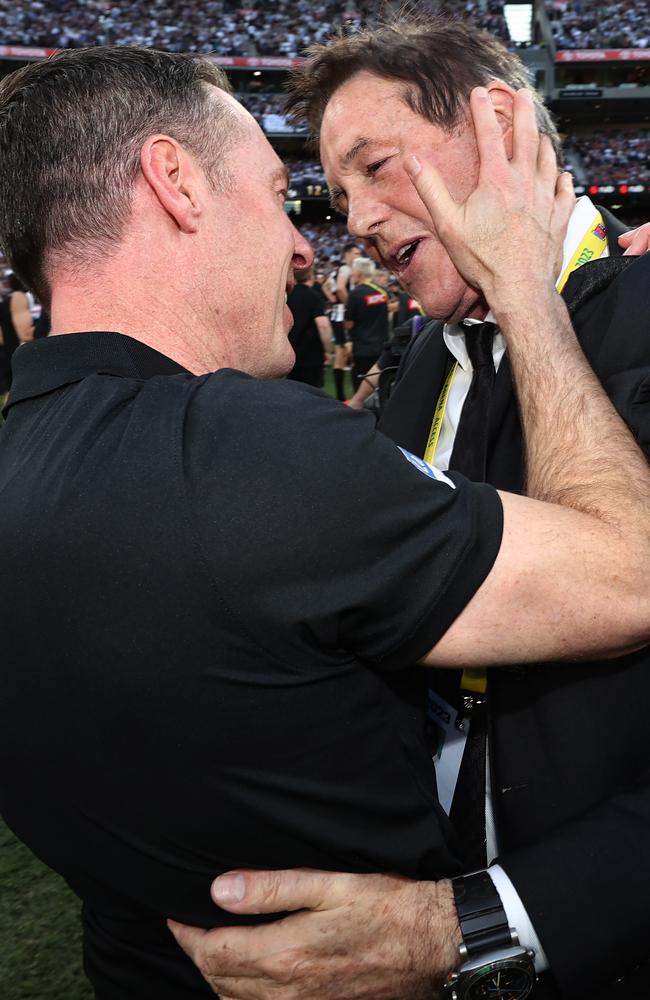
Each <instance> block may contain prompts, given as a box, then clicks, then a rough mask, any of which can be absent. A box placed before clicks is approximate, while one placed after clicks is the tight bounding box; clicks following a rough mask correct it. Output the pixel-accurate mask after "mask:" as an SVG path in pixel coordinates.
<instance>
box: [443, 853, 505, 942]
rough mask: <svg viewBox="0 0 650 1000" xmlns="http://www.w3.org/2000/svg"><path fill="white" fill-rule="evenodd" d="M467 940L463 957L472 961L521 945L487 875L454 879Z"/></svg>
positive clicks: (453, 883)
mask: <svg viewBox="0 0 650 1000" xmlns="http://www.w3.org/2000/svg"><path fill="white" fill-rule="evenodd" d="M451 884H452V887H453V890H454V897H455V900H456V909H457V910H458V920H459V923H460V931H461V934H462V936H463V945H462V946H461V954H463V953H464V954H465V955H466V956H469V957H472V956H474V955H478V954H480V953H481V952H484V951H490V950H492V949H494V948H503V947H510V946H512V945H513V944H519V940H518V938H517V935H516V933H515V932H514V931H512V930H511V929H510V926H509V924H508V917H507V915H506V911H505V910H504V908H503V904H502V902H501V897H500V896H499V893H498V892H497V890H496V886H495V884H494V882H493V881H492V879H491V878H490V876H489V875H488V873H487V872H486V871H480V872H473V873H472V874H471V875H463V876H461V877H460V878H455V879H452V883H451Z"/></svg>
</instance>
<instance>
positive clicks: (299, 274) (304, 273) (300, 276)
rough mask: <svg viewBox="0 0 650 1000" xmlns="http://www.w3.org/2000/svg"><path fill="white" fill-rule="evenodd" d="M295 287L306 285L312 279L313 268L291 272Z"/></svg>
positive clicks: (301, 268)
mask: <svg viewBox="0 0 650 1000" xmlns="http://www.w3.org/2000/svg"><path fill="white" fill-rule="evenodd" d="M293 276H294V278H295V279H296V284H297V285H306V284H307V282H308V281H309V280H310V279H311V278H313V277H314V269H313V267H300V268H297V269H296V270H295V271H294V272H293Z"/></svg>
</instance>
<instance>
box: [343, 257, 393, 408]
mask: <svg viewBox="0 0 650 1000" xmlns="http://www.w3.org/2000/svg"><path fill="white" fill-rule="evenodd" d="M375 272H376V265H375V262H374V261H372V260H370V258H369V257H355V258H354V260H353V262H352V268H351V278H352V282H353V286H354V287H353V289H352V291H351V292H350V293H349V295H348V301H347V305H346V307H345V321H344V326H345V330H346V336H347V338H348V340H349V341H350V342H351V343H352V359H353V360H352V381H353V384H354V387H355V392H356V390H357V389H358V388H359V383H360V381H361V379H362V378H363V376H364V375H365V374H366V372H368V371H370V369H371V368H372V366H373V365H374V363H375V361H376V360H377V358H378V357H379V355H380V354H381V351H382V348H383V346H384V344H385V343H386V341H387V340H388V335H389V325H388V308H389V301H388V292H387V291H386V289H385V288H382V286H381V285H378V284H377V283H376V281H375V280H374V278H375Z"/></svg>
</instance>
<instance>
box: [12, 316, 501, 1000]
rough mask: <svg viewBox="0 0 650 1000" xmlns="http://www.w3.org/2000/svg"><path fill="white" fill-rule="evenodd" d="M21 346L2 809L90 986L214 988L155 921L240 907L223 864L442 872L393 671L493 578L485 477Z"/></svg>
mask: <svg viewBox="0 0 650 1000" xmlns="http://www.w3.org/2000/svg"><path fill="white" fill-rule="evenodd" d="M14 360H15V365H14V383H13V388H12V394H11V400H10V404H9V406H8V414H7V422H6V424H5V426H4V428H3V429H2V431H1V432H0V550H1V551H2V573H1V574H0V605H1V606H2V608H3V609H4V612H5V613H4V616H3V628H2V645H3V649H2V657H1V658H0V687H1V690H2V697H1V698H0V756H1V758H2V761H3V767H2V770H1V772H0V773H1V777H0V811H1V812H2V814H3V816H4V817H5V819H6V821H7V823H8V824H9V825H10V826H11V827H12V828H13V829H14V830H15V831H16V833H17V834H18V836H19V837H21V838H22V839H23V840H24V841H25V842H26V843H27V844H28V845H29V846H30V847H31V848H32V849H33V850H34V851H35V852H36V853H37V854H38V855H39V856H40V857H41V858H42V859H43V860H44V861H45V862H46V863H47V864H49V865H51V866H52V867H53V868H55V869H56V870H58V871H59V872H61V873H62V874H63V875H64V876H65V878H66V879H67V880H68V882H69V883H70V885H71V886H72V888H73V889H74V890H75V891H76V892H77V893H78V894H79V895H80V896H81V897H82V898H83V900H84V926H85V956H86V968H87V971H88V974H89V975H90V977H91V979H92V981H93V984H94V986H95V988H96V991H97V996H98V997H100V998H111V1000H115V998H119V1000H125V998H129V1000H136V998H137V1000H143V998H145V997H146V998H148V997H152V998H153V997H156V1000H167V998H169V1000H172V998H173V1000H184V998H186V997H187V998H189V997H193V996H198V995H203V994H205V995H210V991H209V989H208V987H207V986H206V985H205V983H204V982H203V980H202V978H201V977H200V975H199V974H198V972H196V970H195V969H194V967H193V966H192V965H191V963H190V962H189V960H187V959H186V958H185V956H184V955H183V954H182V952H181V951H180V950H179V949H178V948H177V947H176V944H175V942H174V941H173V939H172V938H171V935H170V934H169V932H168V931H167V929H166V927H165V923H164V920H165V918H166V917H168V916H171V917H174V918H176V919H179V920H181V921H185V922H188V923H194V924H199V925H202V926H205V927H208V926H212V925H214V924H218V923H234V922H238V918H236V917H233V916H232V915H230V914H224V913H223V912H221V911H219V910H218V909H216V908H215V907H214V905H213V904H212V902H211V900H210V896H209V887H210V882H211V880H212V878H213V877H214V876H215V875H216V874H218V873H219V872H221V871H223V870H225V869H229V868H232V867H235V866H252V867H257V866H262V867H271V868H274V867H280V868H282V867H287V866H294V865H305V866H311V867H316V868H326V869H335V870H337V869H343V870H350V871H357V872H370V871H378V870H379V871H383V870H387V871H394V872H403V873H404V874H406V875H409V876H413V877H418V878H420V877H424V878H434V877H437V876H440V875H442V874H447V873H450V872H455V871H456V870H457V865H456V862H455V858H454V856H453V843H452V844H450V841H449V827H448V824H447V821H446V818H445V817H444V815H443V814H442V813H441V811H440V809H439V807H438V805H437V801H436V794H435V780H434V773H433V768H432V765H431V761H430V759H429V756H428V752H427V748H426V745H425V742H424V740H423V737H422V719H421V716H420V714H419V710H418V709H415V708H414V707H413V706H412V703H413V704H415V703H416V701H417V700H418V699H417V697H416V694H415V681H414V678H419V676H420V674H419V670H417V668H411V669H410V670H409V664H412V663H413V662H414V661H415V660H417V659H418V657H420V656H422V655H423V654H424V653H425V652H426V651H427V650H428V649H429V648H430V647H431V646H433V645H434V643H435V642H436V640H437V639H438V638H439V637H440V636H441V635H442V634H443V633H444V632H445V630H446V629H447V627H448V626H449V624H450V623H451V622H452V621H453V620H454V618H455V617H456V616H457V614H458V613H459V611H460V610H461V609H462V607H463V606H464V605H465V604H466V602H467V601H468V600H469V598H470V597H471V595H472V594H473V593H474V591H475V590H476V588H477V587H478V586H479V585H480V583H481V581H482V580H483V579H484V577H485V576H486V574H487V573H488V571H489V569H490V567H491V565H492V563H493V560H494V558H495V556H496V553H497V551H498V548H499V544H500V534H501V505H500V502H499V499H498V495H497V494H496V492H495V491H494V490H493V489H492V488H490V487H487V486H475V485H472V484H469V483H467V482H466V481H464V480H462V479H461V478H460V477H458V478H457V483H458V488H457V489H452V488H451V487H450V486H448V485H446V484H445V483H441V482H438V481H436V480H435V479H434V478H430V477H429V476H427V475H426V474H425V473H423V472H422V471H421V470H420V468H418V467H417V465H414V464H412V462H411V461H410V460H409V459H408V457H407V456H405V454H404V453H403V452H402V451H401V450H400V449H399V448H398V447H397V446H396V445H394V444H392V443H391V442H390V441H388V439H386V438H384V437H382V436H381V435H380V434H378V433H376V431H375V428H374V419H373V418H372V417H370V416H367V417H366V415H360V414H357V413H352V412H351V411H349V410H348V409H347V408H345V407H342V406H340V405H338V404H337V403H335V402H334V401H332V400H331V399H329V398H328V397H326V396H325V395H324V394H322V393H321V392H319V391H318V390H314V389H311V388H309V387H307V386H303V385H301V384H299V383H292V382H286V381H285V380H278V381H272V382H260V381H258V380H256V379H254V378H251V377H249V376H248V375H245V374H243V373H242V372H238V371H233V370H221V371H218V372H216V373H215V374H212V375H206V376H202V377H195V376H192V375H191V374H189V373H188V372H186V371H184V370H183V369H182V368H180V367H179V366H178V365H177V364H175V363H174V362H172V361H170V360H169V359H168V358H166V357H164V356H162V355H160V354H158V353H156V352H155V351H153V350H150V349H149V348H147V347H145V346H144V345H143V344H141V343H139V342H137V341H134V340H132V339H130V338H129V337H126V336H123V335H120V334H117V333H87V334H73V335H68V336H58V337H54V338H49V339H47V340H41V341H36V342H34V343H32V344H28V345H25V346H23V347H21V348H20V349H19V350H18V351H17V352H16V356H15V359H14ZM425 471H426V470H425ZM337 510H342V511H344V512H345V515H344V516H342V517H340V518H339V517H337V516H336V511H337ZM333 521H335V522H336V523H337V524H338V525H339V529H338V530H337V532H336V533H335V534H334V535H333V534H332V531H331V525H332V523H333ZM341 526H342V527H341ZM351 557H352V558H351Z"/></svg>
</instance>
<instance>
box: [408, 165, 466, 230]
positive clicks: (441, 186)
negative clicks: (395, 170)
mask: <svg viewBox="0 0 650 1000" xmlns="http://www.w3.org/2000/svg"><path fill="white" fill-rule="evenodd" d="M404 169H405V170H406V173H407V174H408V176H409V178H410V179H411V183H412V184H413V187H414V188H415V190H416V191H417V193H418V195H419V196H420V198H421V200H422V201H423V202H424V206H425V208H426V209H427V211H428V212H429V215H430V216H431V221H432V222H433V225H434V228H435V229H436V230H438V232H440V229H441V228H442V227H444V225H445V222H446V221H448V220H449V219H450V218H453V216H454V213H455V212H457V210H458V206H457V205H456V203H455V201H454V200H453V198H452V197H451V195H450V194H449V190H448V188H447V185H446V184H445V182H444V181H443V179H442V177H441V176H440V174H439V173H438V171H437V170H436V168H435V167H434V166H433V165H432V164H430V163H420V161H419V160H418V159H417V157H415V156H408V157H406V158H405V160H404Z"/></svg>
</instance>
